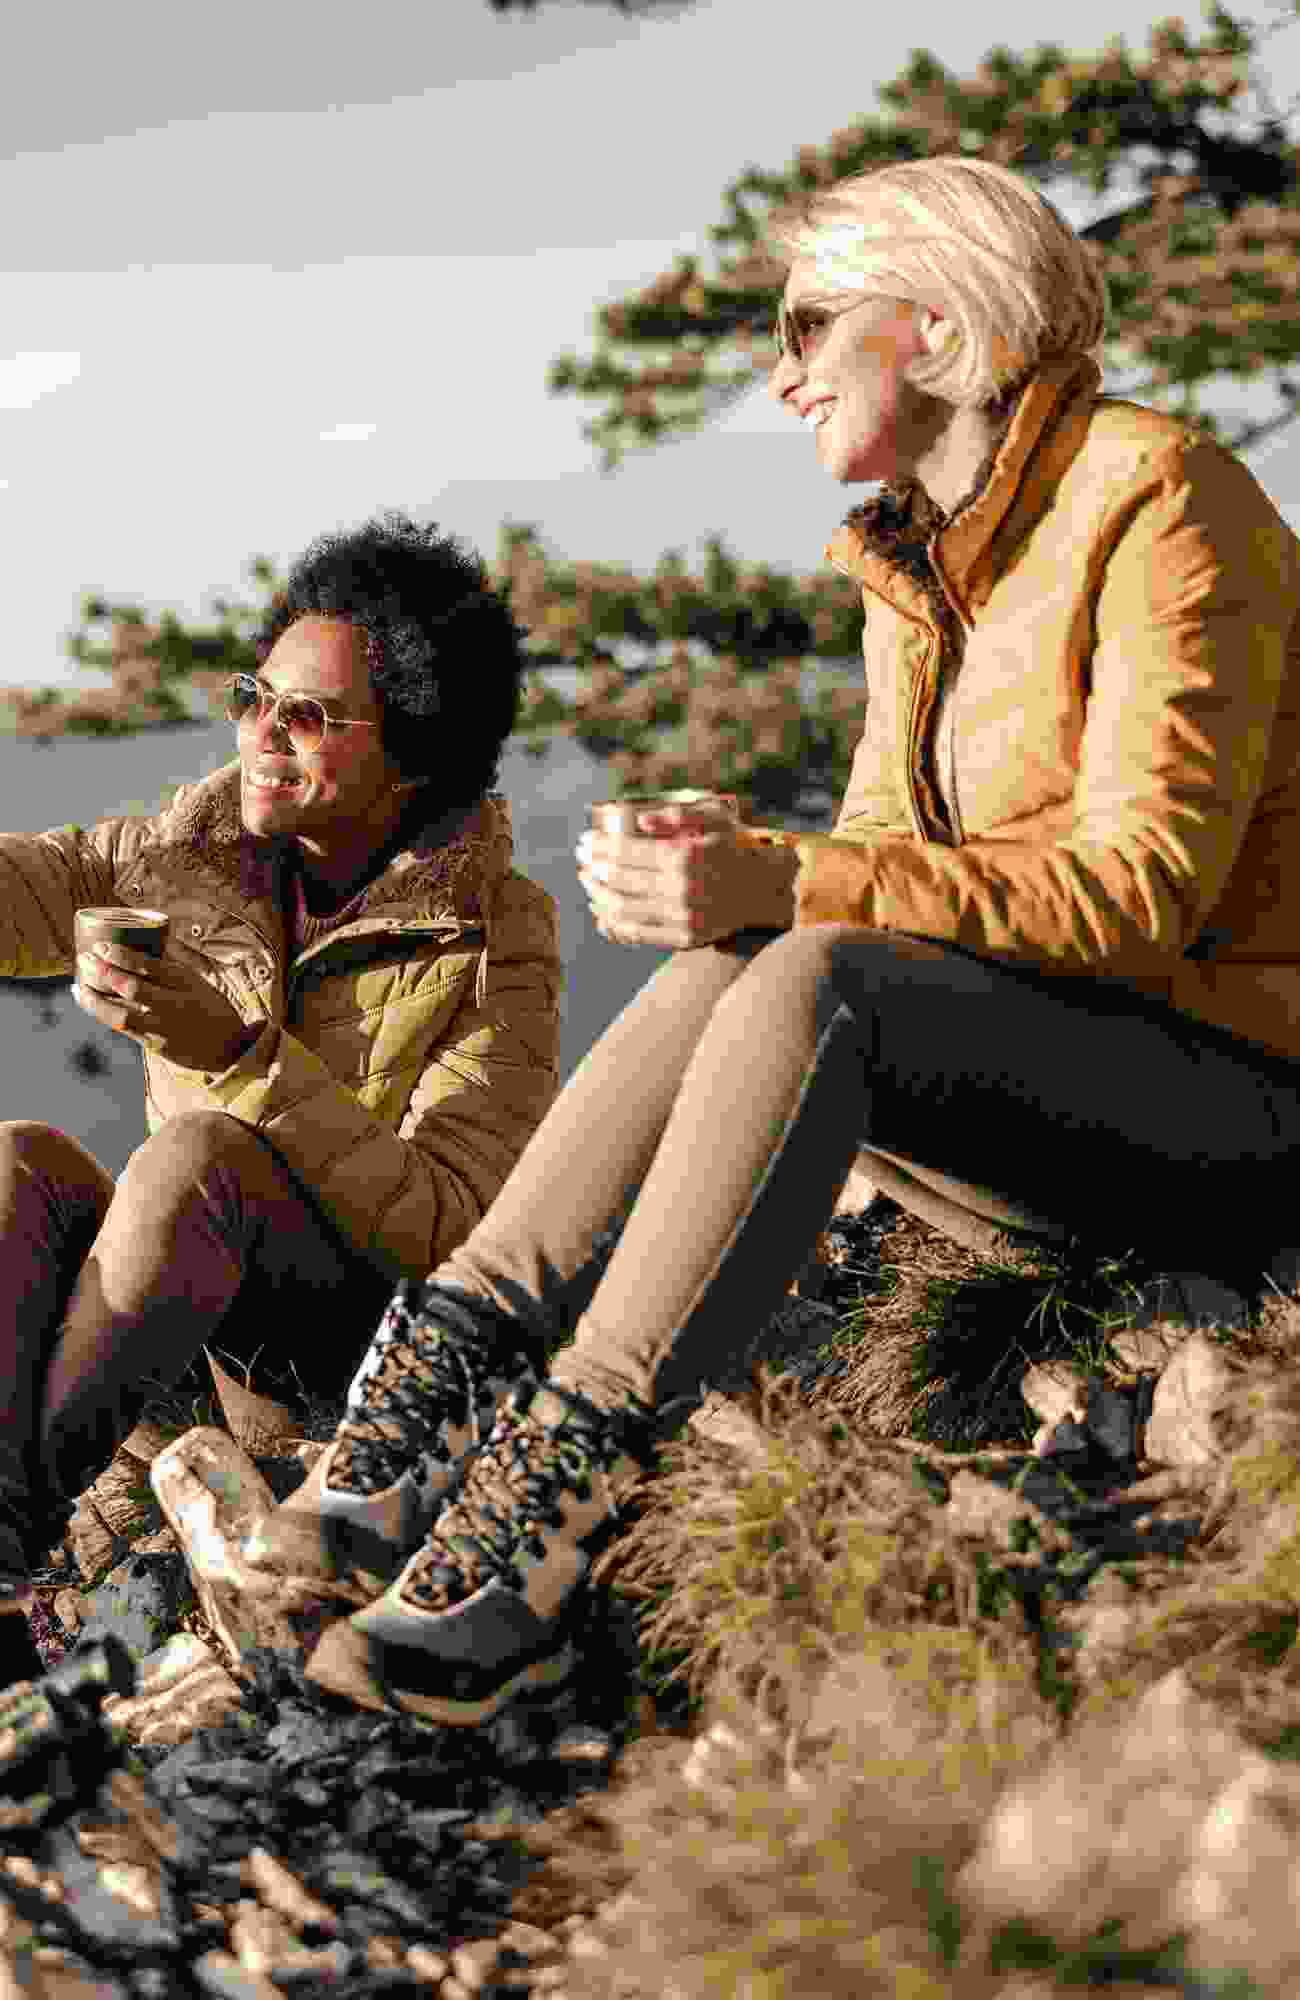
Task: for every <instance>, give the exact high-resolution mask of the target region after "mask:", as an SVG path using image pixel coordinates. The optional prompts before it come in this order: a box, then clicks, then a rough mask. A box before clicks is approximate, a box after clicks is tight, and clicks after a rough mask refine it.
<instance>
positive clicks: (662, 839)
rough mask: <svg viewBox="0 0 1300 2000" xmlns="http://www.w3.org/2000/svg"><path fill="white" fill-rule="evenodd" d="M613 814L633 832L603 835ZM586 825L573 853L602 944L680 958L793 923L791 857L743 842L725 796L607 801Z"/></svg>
mask: <svg viewBox="0 0 1300 2000" xmlns="http://www.w3.org/2000/svg"><path fill="white" fill-rule="evenodd" d="M615 814H617V816H618V818H619V820H620V821H621V822H622V824H624V825H626V822H627V820H628V819H631V820H633V821H634V824H635V829H636V830H635V832H632V831H605V830H603V829H602V826H601V824H600V823H599V822H600V820H601V819H605V820H608V819H609V818H610V817H613V816H614V815H615ZM593 818H594V819H596V820H597V822H598V823H597V825H596V826H594V827H593V828H592V830H591V831H590V832H588V833H585V834H584V835H583V836H582V839H581V840H580V841H579V842H578V845H577V849H576V852H577V857H578V877H579V880H580V881H581V883H582V885H583V888H584V889H585V890H586V892H587V896H588V900H589V902H590V904H591V911H592V918H593V921H594V922H595V925H596V928H597V930H598V931H599V932H600V933H601V935H602V937H608V938H612V939H613V940H614V942H615V943H618V944H645V945H651V946H653V947H655V948H656V949H658V950H660V951H685V950H690V949H691V948H692V947H694V946H697V945H705V944H714V943H716V942H717V941H718V940H719V939H720V938H725V937H732V936H734V935H735V933H736V932H737V931H739V930H746V929H749V928H751V927H762V928H771V929H783V928H786V927H787V926H788V925H789V924H790V923H792V922H793V918H794V899H793V882H794V873H795V865H796V864H795V858H794V856H793V854H791V853H789V852H788V851H787V850H784V849H773V848H766V847H757V846H755V845H752V844H750V843H748V842H745V841H743V840H742V838H741V837H740V829H739V817H738V814H737V812H736V811H735V801H734V799H733V800H730V802H728V795H726V794H721V795H718V794H714V795H708V794H702V795H696V796H695V797H693V798H692V797H691V796H690V795H687V797H686V798H681V797H678V798H671V797H668V796H664V797H662V798H660V799H657V800H653V801H650V800H645V801H639V802H638V801H635V800H614V801H607V802H605V803H604V804H603V805H601V806H598V807H594V808H593Z"/></svg>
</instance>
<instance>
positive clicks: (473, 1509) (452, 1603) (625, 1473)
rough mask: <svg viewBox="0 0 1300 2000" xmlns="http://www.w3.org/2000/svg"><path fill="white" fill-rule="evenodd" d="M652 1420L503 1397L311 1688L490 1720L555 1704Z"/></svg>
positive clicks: (524, 1396) (348, 1623)
mask: <svg viewBox="0 0 1300 2000" xmlns="http://www.w3.org/2000/svg"><path fill="white" fill-rule="evenodd" d="M649 1416H650V1412H649V1411H648V1410H646V1409H645V1408H644V1407H643V1406H637V1407H636V1408H635V1410H630V1411H627V1412H624V1411H613V1412H611V1411H606V1410H600V1409H597V1408H596V1406H595V1405H594V1404H593V1403H590V1402H588V1401H587V1399H586V1397H585V1396H580V1395H577V1394H575V1393H574V1391H572V1390H570V1389H561V1388H560V1387H558V1386H557V1385H556V1384H555V1383H553V1382H549V1381H548V1382H542V1383H540V1384H538V1383H532V1384H526V1385H523V1386H521V1387H520V1388H518V1389H516V1390H514V1391H512V1393H511V1394H510V1395H509V1396H508V1397H507V1398H506V1401H505V1403H504V1404H503V1406H502V1409H501V1413H500V1415H499V1417H498V1418H497V1422H496V1425H495V1427H494V1429H493V1431H492V1435H491V1436H490V1437H489V1439H488V1441H487V1443H486V1444H485V1445H484V1446H483V1448H482V1449H481V1450H480V1451H479V1452H477V1453H476V1454H475V1455H474V1456H473V1457H472V1458H471V1459H469V1460H468V1462H467V1464H466V1466H465V1469H464V1472H463V1474H462V1476H461V1479H460V1481H459V1483H458V1485H457V1487H456V1489H455V1491H454V1492H453V1493H452V1495H451V1497H450V1499H448V1500H447V1502H446V1503H445V1504H444V1506H443V1507H442V1510H441V1512H440V1513H439V1515H438V1517H437V1519H436V1520H435V1522H434V1524H433V1527H432V1529H431V1530H430V1532H429V1536H428V1539H427V1540H426V1541H425V1543H424V1546H423V1548H421V1549H419V1550H417V1552H416V1553H415V1554H414V1555H413V1556H412V1557H411V1558H410V1560H409V1561H408V1562H407V1564H406V1566H405V1568H404V1569H403V1570H402V1573H401V1575H400V1576H399V1577H397V1579H396V1580H395V1582H394V1583H393V1584H392V1585H391V1586H390V1587H389V1589H387V1590H386V1591H385V1592H384V1593H383V1595H382V1596H381V1597H380V1598H378V1599H377V1601H376V1602H375V1603H374V1604H370V1605H367V1606H366V1608H365V1609H364V1610H363V1611H359V1612H357V1613H356V1614H355V1615H354V1616H353V1617H351V1618H348V1619H347V1620H345V1621H343V1622H340V1623H339V1624H337V1625H334V1626H332V1627H331V1629H330V1630H329V1631H327V1632H326V1633H325V1635H324V1637H323V1638H322V1639H321V1641H320V1644H319V1645H318V1646H317V1648H316V1650H315V1652H314V1653H313V1654H312V1657H311V1660H310V1661H309V1663H308V1666H307V1670H306V1671H307V1678H308V1679H309V1680H310V1681H313V1682H314V1683H315V1684H316V1685H317V1686H318V1687H323V1688H328V1689H329V1690H330V1692H331V1693H333V1694H341V1695H345V1696H346V1697H347V1698H348V1699H349V1700H351V1701H355V1702H357V1703H359V1704H360V1705H361V1706H362V1707H363V1708H379V1709H393V1710H397V1711H399V1712H401V1713H404V1714H408V1715H416V1716H422V1717H425V1718H427V1719H428V1720H430V1721H433V1722H442V1723H463V1724H472V1723H476V1722H487V1721H489V1720H490V1719H491V1717H493V1716H494V1715H496V1714H498V1713H499V1712H500V1710H501V1709H503V1708H504V1707H505V1706H506V1703H507V1702H509V1701H511V1700H512V1699H513V1698H514V1697H515V1696H516V1695H518V1694H526V1693H531V1694H537V1693H545V1694H553V1693H555V1692H557V1691H558V1690H559V1689H560V1688H562V1687H563V1686H564V1684H565V1683H566V1682H567V1681H568V1679H569V1678H570V1676H571V1675H572V1673H573V1670H574V1667H575V1666H576V1664H577V1661H576V1653H575V1648H574V1645H573V1638H572V1634H573V1628H574V1626H575V1624H576V1621H577V1615H578V1613H579V1611H580V1610H581V1609H582V1599H583V1590H584V1585H585V1582H586V1578H587V1573H588V1571H589V1569H590V1567H591V1561H592V1558H593V1556H594V1555H596V1554H597V1552H598V1551H599V1550H600V1549H601V1548H602V1547H603V1546H604V1545H605V1543H607V1542H608V1541H609V1540H610V1538H611V1537H612V1536H613V1534H614V1533H615V1532H616V1531H617V1529H618V1528H619V1526H620V1525H621V1520H622V1516H621V1513H620V1506H621V1503H622V1502H623V1501H624V1500H625V1498H626V1495H627V1491H628V1489H629V1488H630V1487H631V1485H632V1484H633V1482H634V1481H635V1480H636V1479H637V1478H638V1477H639V1475H640V1473H641V1471H642V1470H643V1469H644V1468H647V1467H648V1466H650V1465H651V1464H652V1463H653V1449H652V1446H651V1441H650V1437H651V1434H650V1427H649V1421H648V1420H649Z"/></svg>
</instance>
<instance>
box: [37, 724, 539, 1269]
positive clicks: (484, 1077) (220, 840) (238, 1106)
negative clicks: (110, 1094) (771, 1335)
mask: <svg viewBox="0 0 1300 2000" xmlns="http://www.w3.org/2000/svg"><path fill="white" fill-rule="evenodd" d="M512 851H513V842H512V838H511V831H510V812H509V807H508V805H507V804H506V801H505V800H504V799H503V798H501V797H500V796H498V795H497V794H491V795H489V796H488V797H487V798H486V799H484V800H483V801H482V803H481V804H480V805H479V806H478V807H477V808H476V809H475V810H474V812H473V813H472V814H471V815H470V817H469V818H468V819H466V820H464V821H463V823H462V824H461V825H460V826H459V827H457V824H456V816H455V815H451V816H449V817H448V819H447V820H446V821H445V822H443V823H441V824H439V823H435V824H433V825H431V826H430V827H429V828H428V829H426V831H425V833H423V834H421V835H417V836H416V838H415V839H414V840H413V842H412V844H411V846H410V847H409V848H407V849H406V850H405V851H403V852H402V853H400V854H398V855H397V856H396V857H395V858H394V859H393V860H392V861H391V862H390V863H389V865H388V867H387V868H386V869H385V870H384V871H383V873H382V874H381V875H379V876H378V877H377V879H376V880H375V881H374V882H372V883H371V885H370V887H369V888H368V890H367V891H366V895H365V901H364V903H363V905H362V908H361V912H360V914H359V915H358V916H357V917H355V918H354V919H353V920H352V921H350V922H348V923H345V924H342V925H340V926H339V928H338V929H337V930H334V931H331V932H330V933H329V934H328V935H327V936H326V937H324V938H322V939H320V940H318V941H317V942H316V943H315V944H313V945H312V946H310V947H309V948H308V949H307V950H306V951H304V952H302V953H301V955H300V956H298V957H297V958H295V959H294V960H293V961H292V963H290V962H289V961H288V959H287V947H286V937H285V923H284V917H283V915H282V911H281V903H280V883H281V868H282V862H283V850H280V852H279V853H277V851H276V845H275V844H272V843H268V842H263V841H252V840H250V839H249V837H248V835H247V834H246V833H245V832H244V830H243V827H242V823H241V820H240V814H239V766H238V763H237V762H236V763H234V764H230V765H226V766H225V767H223V769H221V770H220V771H217V772H216V773H214V774H213V776H212V777H210V778H207V779H205V780H203V781H202V782H201V783H199V784H195V785H183V786H181V787H180V788H179V790H178V791H177V792H176V793H175V794H174V796H173V797H172V799H171V801H170V803H169V804H168V805H167V806H166V807H165V808H164V809H163V810H162V811H161V812H159V813H158V814H156V815H154V816H152V817H139V818H135V817H131V818H121V819H107V820H101V821H100V822H99V824H98V825H96V826H92V827H90V828H88V829H84V830H83V829H82V828H81V827H77V826H62V827H57V828H55V829H54V830H53V831H51V832H49V833H41V834H12V833H11V834H3V835H0V976H7V977H11V978H27V979H32V978H37V979H39V978H45V977H51V976H55V975H59V974H67V973H70V972H72V971H73V970H74V969H75V968H74V952H73V923H72V918H73V912H74V910H76V908H77V907H78V905H80V904H88V903H137V904H140V905H141V906H142V907H145V908H157V909H163V910H167V911H168V912H169V913H170V915H171V920H172V930H173V934H174V936H175V937H176V938H177V939H179V940H180V941H181V943H183V944H185V945H188V946H189V947H190V948H191V949H192V950H194V951H197V952H199V953H200V954H201V955H202V956H203V957H204V958H205V959H206V960H207V975H206V976H207V977H208V978H209V979H210V980H211V981H212V984H213V985H214V986H216V987H218V988H219V989H220V990H221V992H222V993H224V994H225V995H226V996H227V998H228V999H229V1000H230V1001H231V1002H232V1003H233V1004H234V1006H235V1007H236V1008H237V1009H238V1010H239V1013H240V1015H241V1016H242V1017H243V1019H244V1020H245V1021H246V1022H248V1023H250V1024H251V1023H253V1022H255V1021H260V1022H263V1023H264V1024H265V1026H264V1028H263V1032H262V1033H261V1034H260V1035H259V1036H258V1038H257V1040H256V1041H255V1042H254V1043H253V1044H252V1046H251V1047H250V1048H249V1049H248V1050H247V1051H246V1052H245V1054H244V1055H243V1056H241V1057H240V1059H239V1061H238V1062H236V1063H234V1064H232V1066H231V1067H230V1068H229V1069H227V1070H224V1071H222V1072H220V1073H209V1072H205V1071H199V1070H190V1069H184V1068H182V1067H181V1066H180V1065H179V1064H176V1063H173V1062H168V1061H165V1060H163V1059H161V1058H160V1057H158V1056H157V1055H154V1054H146V1056H145V1080H146V1111H147V1116H148V1122H149V1129H150V1131H151V1132H156V1131H157V1130H158V1128H159V1126H160V1125H161V1124H162V1123H163V1121H164V1120H165V1119H167V1118H170V1117H174V1116H175V1115H176V1114H178V1113H180V1112H185V1111H196V1110H216V1111H225V1112H229V1113H230V1114H231V1115H232V1116H234V1117H235V1118H239V1119H242V1120H243V1121H244V1123H245V1124H248V1125H251V1126H253V1127H255V1129H256V1130H257V1131H259V1132H262V1133H265V1135H266V1137H267V1138H268V1139H269V1140H270V1141H271V1142H272V1144H273V1145H274V1146H275V1147H277V1149H278V1150H279V1152H280V1153H281V1154H282V1155H283V1157H284V1158H285V1160H286V1161H287V1162H288V1164H289V1166H290V1167H291V1168H292V1169H293V1170H294V1172H295V1173H296V1174H297V1175H298V1176H299V1177H300V1178H301V1179H302V1180H303V1181H304V1182H306V1184H307V1185H308V1186H309V1187H310V1188H311V1189H312V1190H313V1191H314V1192H315V1194H316V1196H317V1197H318V1199H319V1200H320V1202H321V1204H322V1206H323V1207H324V1209H325V1210H326V1212H327V1213H328V1214H329V1215H330V1216H331V1218H332V1219H333V1220H334V1222H335V1223H336V1224H337V1225H338V1227H339V1228H340V1229H341V1231H342V1232H343V1234H344V1235H345V1236H346V1237H347V1238H348V1240H349V1241H350V1242H351V1243H352V1244H353V1245H354V1247H355V1248H356V1249H358V1250H359V1251H361V1252H362V1253H363V1254H364V1255H366V1256H368V1257H369V1258H370V1259H371V1260H372V1261H373V1262H374V1263H375V1264H376V1266H378V1268H379V1269H380V1270H381V1271H384V1272H386V1273H387V1274H389V1275H390V1276H393V1277H400V1276H408V1277H415V1278H418V1277H424V1276H426V1275H427V1274H428V1272H429V1271H430V1270H431V1269H432V1268H433V1267H434V1265H436V1264H437V1263H439V1262H440V1261H441V1259H442V1258H443V1257H445V1256H446V1255H447V1253H448V1252H449V1251H450V1250H452V1249H453V1248H454V1247H455V1245H457V1244H458V1243H461V1242H463V1241H464V1239H465V1237H466V1236H467V1235H468V1234H469V1232H470V1230H471V1229H472V1228H473V1227H474V1225H475V1223H476V1222H477V1221H478V1220H479V1218H480V1216H481V1215H482V1214H483V1213H484V1211H485V1209H486V1208H487V1207H488V1205H489V1204H490V1202H491V1201H492V1199H493V1197H494V1196H495V1195H496V1193H497V1190H498V1189H499V1188H500V1186H501V1184H502V1182H503V1181H504V1180H505V1178H506V1176H507V1174H508V1173H509V1172H510V1169H511V1168H512V1167H513V1165H514V1163H515V1161H516V1160H517V1159H518V1157H519V1155H520V1153H521V1152H522V1151H523V1149H524V1146H525V1145H526V1144H527V1142H528V1140H529V1138H530V1137H531V1135H532V1133H533V1131H534V1130H535V1129H536V1127H537V1125H538V1124H539V1123H540V1121H541V1119H542V1117H543V1116H544V1114H545V1112H546V1110H547V1108H548V1106H549V1105H550V1103H551V1100H552V1098H553V1097H554V1095H555V1091H556V1088H557V1084H558V1044H559V990H560V977H561V973H560V959H559V950H558V943H557V939H558V923H557V917H556V910H555V905H554V902H553V901H552V899H551V897H550V896H548V895H547V894H546V892H545V890H543V889H540V888H539V887H538V886H537V885H536V883H534V882H531V881H529V880H528V878H527V877H526V876H524V875H521V874H519V873H517V872H516V871H515V870H514V869H512V868H511V866H510V861H511V855H512ZM2 1115H3V1105H2V1104H0V1116H2Z"/></svg>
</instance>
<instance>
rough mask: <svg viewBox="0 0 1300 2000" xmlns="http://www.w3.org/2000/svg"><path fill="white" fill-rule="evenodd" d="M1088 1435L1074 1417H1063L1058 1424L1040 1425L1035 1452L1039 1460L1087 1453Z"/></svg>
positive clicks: (1034, 1439) (1034, 1447)
mask: <svg viewBox="0 0 1300 2000" xmlns="http://www.w3.org/2000/svg"><path fill="white" fill-rule="evenodd" d="M1088 1444H1089V1439H1088V1433H1087V1431H1086V1430H1085V1429H1084V1427H1083V1425H1082V1424H1080V1423H1076V1422H1075V1420H1074V1418H1073V1417H1062V1418H1061V1419H1060V1421H1059V1422H1058V1423H1054V1424H1040V1425H1039V1426H1038V1429H1037V1430H1036V1431H1035V1432H1034V1438H1033V1451H1034V1455H1035V1457H1037V1458H1062V1457H1068V1456H1069V1455H1070V1453H1071V1452H1076V1451H1087V1449H1088Z"/></svg>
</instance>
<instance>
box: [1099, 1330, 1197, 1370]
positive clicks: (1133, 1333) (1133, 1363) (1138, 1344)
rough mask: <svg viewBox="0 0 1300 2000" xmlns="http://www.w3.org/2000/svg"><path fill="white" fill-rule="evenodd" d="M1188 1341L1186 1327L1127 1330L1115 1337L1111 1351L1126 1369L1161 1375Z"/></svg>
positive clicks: (1111, 1343)
mask: <svg viewBox="0 0 1300 2000" xmlns="http://www.w3.org/2000/svg"><path fill="white" fill-rule="evenodd" d="M1186 1338H1187V1334H1186V1329H1185V1328H1183V1327H1156V1326H1147V1327H1128V1328H1126V1329H1125V1331H1124V1332H1123V1333H1117V1334H1115V1335H1113V1336H1112V1339H1111V1342H1110V1347H1111V1352H1112V1353H1113V1354H1114V1355H1115V1356H1116V1358H1117V1360H1118V1361H1119V1362H1120V1363H1121V1365H1122V1366H1123V1367H1125V1368H1131V1369H1133V1370H1134V1371H1135V1372H1136V1373H1139V1374H1141V1373H1146V1374H1158V1373H1159V1371H1160V1370H1161V1369H1162V1368H1164V1367H1167V1366H1168V1364H1169V1362H1170V1361H1171V1359H1172V1358H1173V1355H1174V1353H1175V1352H1176V1350H1177V1349H1178V1347H1179V1346H1180V1345H1181V1344H1182V1342H1183V1341H1184V1340H1185V1339H1186Z"/></svg>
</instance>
